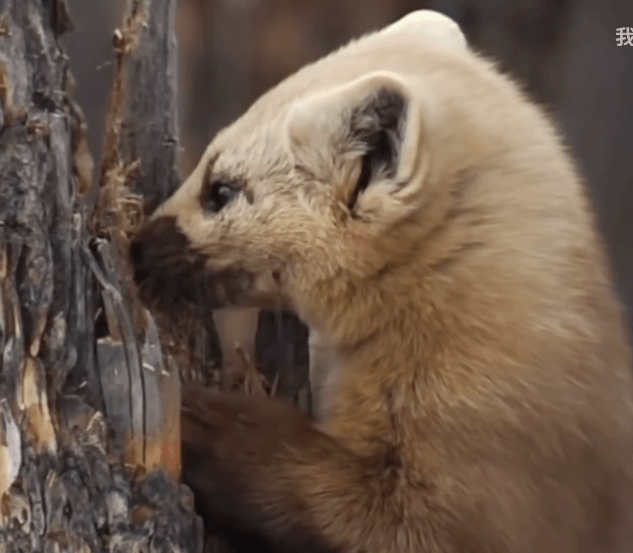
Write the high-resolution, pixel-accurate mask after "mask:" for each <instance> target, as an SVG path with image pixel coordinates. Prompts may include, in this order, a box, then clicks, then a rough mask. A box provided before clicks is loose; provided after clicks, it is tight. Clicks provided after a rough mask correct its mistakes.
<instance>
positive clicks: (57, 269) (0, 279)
mask: <svg viewBox="0 0 633 553" xmlns="http://www.w3.org/2000/svg"><path fill="white" fill-rule="evenodd" d="M174 4H175V0H155V1H154V0H146V1H144V2H140V1H139V2H130V6H129V11H128V14H127V15H128V18H127V23H126V25H125V26H124V27H123V29H122V31H121V32H120V33H119V34H117V35H116V40H115V42H116V46H117V48H118V50H117V62H118V64H119V65H118V67H119V68H120V71H119V72H118V73H117V81H116V83H115V87H114V91H113V97H112V103H111V107H110V119H109V124H110V126H109V127H108V138H109V140H110V142H109V144H108V146H107V147H106V152H105V155H104V163H103V170H102V179H101V183H100V184H101V190H100V196H101V199H100V201H99V204H98V206H99V211H98V212H97V216H96V218H94V219H93V220H92V222H93V224H92V225H91V226H90V228H91V230H92V232H94V233H97V236H93V237H90V234H91V233H89V232H88V230H87V229H88V221H89V211H88V208H89V206H88V204H87V200H86V198H87V195H88V194H87V193H88V191H89V188H90V179H91V164H92V162H91V158H90V155H89V153H88V149H87V145H86V141H85V125H84V124H83V117H82V114H81V110H80V109H79V108H78V107H77V106H76V105H75V104H74V103H73V100H72V98H71V95H70V93H69V92H70V83H71V77H70V75H69V72H68V67H67V59H66V57H65V54H64V51H63V49H62V48H61V46H60V44H59V36H60V34H61V33H63V32H64V30H66V29H67V28H68V26H69V21H70V20H69V17H68V11H67V8H66V5H65V3H64V2H63V1H61V0H57V1H55V0H20V1H18V2H15V1H10V0H0V104H1V107H2V113H1V120H0V173H1V174H2V180H1V181H0V352H1V355H2V356H1V361H0V551H8V552H12V551H16V552H17V551H21V552H23V551H38V552H41V551H60V552H76V551H121V552H123V551H137V550H144V551H188V552H194V551H196V552H197V551H200V550H201V549H202V528H201V523H200V520H199V519H198V518H197V517H196V516H195V515H194V514H193V511H192V505H193V501H192V497H191V494H190V493H189V492H188V490H187V489H186V488H184V487H181V486H179V485H178V484H177V483H176V482H175V480H174V479H173V478H172V477H173V476H176V475H177V473H178V466H179V453H178V441H179V440H178V430H177V420H178V410H179V406H178V398H179V395H178V394H177V393H174V391H177V389H178V382H179V379H178V374H177V368H176V366H175V364H174V362H173V360H172V359H171V358H170V356H169V355H163V354H162V351H161V348H160V344H159V336H158V331H157V330H156V325H155V324H154V322H153V320H152V318H151V316H150V315H149V313H147V312H146V311H145V310H144V309H143V308H142V307H141V306H140V305H139V304H138V302H135V300H134V297H133V291H131V288H130V285H129V279H128V278H127V277H126V273H125V260H124V256H123V254H122V252H123V250H124V246H125V239H126V231H127V230H128V227H129V226H130V225H133V224H134V221H130V217H131V216H133V215H134V214H135V213H141V210H140V208H139V207H138V205H137V204H135V203H134V199H135V197H134V196H133V195H130V193H129V192H126V187H125V184H126V183H127V181H128V180H129V179H130V178H131V177H135V176H136V180H135V183H134V184H135V186H136V188H137V190H141V189H143V188H144V187H147V189H150V188H151V189H152V191H153V192H152V193H153V195H148V197H149V198H150V201H154V202H157V201H160V197H161V196H165V195H166V194H167V192H168V190H169V189H170V187H173V186H174V184H175V183H176V182H177V180H178V177H177V173H176V169H175V163H174V159H175V153H174V152H175V147H176V143H175V136H176V120H175V119H174V118H175V114H176V110H175V84H174V83H175V64H174V62H175V60H174V47H175V46H174V44H173V13H174ZM149 52H151V57H152V58H153V61H152V62H151V63H149V62H148V60H149V59H150V56H149V54H148V53H149ZM128 60H129V61H128ZM159 68H162V69H161V70H159ZM165 68H167V71H166V72H165ZM132 87H134V90H135V91H136V92H135V93H134V94H129V95H128V94H127V91H128V90H130V89H131V88H132ZM137 87H139V88H137ZM153 95H159V96H160V99H161V101H162V102H163V103H162V104H159V103H158V102H156V98H155V97H154V96H153ZM152 111H153V113H154V117H153V118H152V115H151V114H152ZM115 115H116V116H120V117H119V118H117V117H113V116H115ZM141 123H142V124H143V129H144V132H140V129H141ZM145 131H148V132H145ZM155 183H159V184H155ZM143 192H145V190H143ZM121 201H129V202H131V203H130V204H119V203H117V202H121ZM116 207H119V208H121V209H120V210H118V211H117V210H116V209H115V208H116ZM126 225H127V226H126ZM168 398H172V399H174V401H169V400H168ZM106 421H107V422H106Z"/></svg>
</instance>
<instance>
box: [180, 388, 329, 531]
mask: <svg viewBox="0 0 633 553" xmlns="http://www.w3.org/2000/svg"><path fill="white" fill-rule="evenodd" d="M181 423H182V443H183V448H182V450H183V481H184V482H185V483H186V484H187V485H189V486H190V487H191V489H192V490H193V492H194V494H195V496H196V502H197V506H198V510H199V512H201V514H203V516H204V518H205V520H206V521H207V522H208V521H209V520H213V521H217V522H218V523H219V522H221V521H226V522H227V523H230V525H231V526H232V527H236V526H239V525H241V524H243V525H245V526H249V525H251V524H254V523H255V521H254V520H253V517H254V516H256V515H257V512H258V511H261V507H262V505H261V503H262V501H265V502H266V503H267V504H268V505H270V504H271V503H280V502H285V501H286V499H281V498H287V491H288V490H289V489H292V487H293V486H292V484H291V483H290V482H289V481H288V476H287V474H286V472H285V467H286V465H287V463H288V460H289V459H290V458H291V457H293V456H294V454H295V453H296V452H297V451H300V450H302V449H303V448H305V447H309V444H310V442H311V440H314V439H317V440H318V436H319V434H320V433H319V432H318V431H317V430H315V429H314V428H313V427H312V425H311V423H310V420H309V419H308V417H306V416H305V415H304V414H303V413H301V411H300V410H299V409H298V408H297V407H296V406H294V405H293V404H291V403H289V402H285V401H281V400H275V399H270V398H265V397H253V396H250V397H249V396H242V395H238V394H227V393H219V392H213V391H210V390H204V389H199V388H186V389H185V390H184V392H183V396H182V416H181ZM290 463H292V461H290ZM277 498H279V499H277Z"/></svg>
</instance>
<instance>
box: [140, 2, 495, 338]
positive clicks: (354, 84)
mask: <svg viewBox="0 0 633 553" xmlns="http://www.w3.org/2000/svg"><path fill="white" fill-rule="evenodd" d="M431 15H433V17H436V14H431ZM437 17H438V18H439V19H438V21H435V22H431V23H429V13H428V12H416V13H414V14H411V15H410V16H408V17H407V18H405V19H403V20H401V21H399V22H397V23H396V24H394V25H392V26H391V27H388V28H387V29H386V30H383V31H381V32H378V33H375V34H373V35H368V36H367V37H364V38H362V39H360V40H359V41H357V42H352V43H351V44H350V45H348V46H347V47H345V48H343V49H342V50H339V51H338V52H335V53H334V54H332V55H331V56H329V57H327V58H325V59H323V60H321V61H319V62H317V63H315V64H313V65H311V66H308V67H306V68H305V69H303V70H301V71H300V72H298V73H297V74H295V75H293V76H292V77H290V78H289V79H287V80H286V81H284V82H283V83H281V84H280V85H278V86H277V87H276V88H274V89H273V90H271V91H270V92H269V93H267V94H266V95H265V96H263V97H262V98H261V99H260V100H259V101H257V102H256V103H255V104H254V105H253V106H252V107H251V109H250V110H249V111H248V112H246V114H245V115H244V116H242V117H241V118H240V119H238V120H237V121H236V122H235V123H234V124H233V125H231V126H229V127H228V128H226V129H224V130H223V131H222V132H220V133H219V134H218V136H217V137H216V138H215V139H214V140H213V141H212V142H211V144H210V145H209V147H208V148H207V151H206V152H205V154H204V155H203V157H202V159H201V160H200V162H199V165H198V166H197V168H196V169H195V170H194V171H193V173H192V174H191V175H190V176H189V178H188V179H187V180H186V181H185V182H184V183H183V184H182V186H181V187H180V188H179V189H178V190H177V191H176V192H175V193H174V195H173V196H172V197H171V198H170V199H169V200H167V201H166V202H165V203H164V204H163V205H162V206H161V207H160V208H159V209H158V210H157V212H156V213H155V214H154V215H153V216H152V218H151V220H150V221H149V222H148V224H147V225H146V227H145V228H144V229H142V230H141V232H140V233H139V234H138V235H137V237H136V238H135V240H134V242H133V243H132V246H131V257H132V260H133V262H134V265H135V278H136V281H137V283H139V285H140V287H141V289H142V290H144V291H145V293H146V295H147V296H149V297H152V298H155V299H160V300H162V301H164V302H168V303H170V302H178V301H186V302H190V303H194V304H201V305H205V306H208V307H212V308H215V307H224V306H230V305H237V306H248V305H253V306H275V305H282V306H285V307H288V308H291V309H294V310H295V311H297V312H298V314H299V315H300V316H301V317H302V318H304V319H305V320H306V321H307V322H308V323H310V324H312V325H314V326H317V327H319V326H324V327H327V328H329V329H331V328H332V326H333V325H334V324H337V323H339V322H340V325H341V328H342V326H343V325H344V318H345V316H347V315H346V314H351V313H353V314H354V315H353V316H355V317H356V321H355V324H354V325H352V326H353V327H354V328H355V332H356V333H357V336H356V338H358V337H359V336H361V335H362V334H363V333H368V332H370V331H371V330H373V329H372V328H371V324H372V323H371V320H372V317H374V316H375V313H376V312H380V311H382V310H383V309H384V308H383V305H384V304H385V301H387V298H388V296H389V295H393V294H400V295H405V296H406V294H407V291H406V290H402V289H395V290H394V283H396V282H400V283H401V285H400V288H401V287H402V286H406V285H407V284H406V283H407V280H406V279H403V278H401V276H399V275H398V272H399V271H407V270H409V268H408V267H407V266H409V265H411V262H412V261H411V260H414V259H415V258H416V256H419V252H420V250H421V249H423V248H424V247H425V246H424V236H425V235H428V234H429V233H432V232H433V231H434V230H435V228H436V227H437V226H438V225H439V224H440V221H441V220H442V219H443V218H444V216H445V215H446V213H447V212H448V210H449V208H450V205H449V204H450V198H451V195H452V194H453V193H454V190H453V189H452V188H451V186H452V184H453V183H457V182H458V181H460V179H461V180H463V179H464V175H465V174H467V172H468V169H469V164H470V163H471V155H475V156H476V157H477V156H481V155H482V154H481V152H480V151H477V152H476V153H475V154H472V151H473V148H474V149H477V148H479V146H478V145H477V144H478V142H477V141H476V140H475V139H474V137H475V136H476V135H477V133H478V132H479V131H480V130H481V128H480V126H479V125H480V123H482V121H479V120H477V121H475V120H474V119H473V118H469V113H468V110H469V104H468V102H461V97H459V98H456V96H455V91H457V94H462V95H464V96H466V95H468V94H480V95H482V97H484V98H486V97H487V96H486V95H487V94H488V92H487V91H486V87H488V86H489V83H487V81H489V80H490V79H489V78H488V74H487V73H486V74H484V75H483V76H482V77H481V78H480V79H479V81H477V80H476V79H475V81H473V82H475V84H476V86H479V87H480V88H481V90H479V91H477V90H475V91H466V92H464V91H463V90H462V89H464V88H465V86H464V82H468V78H471V79H472V76H471V77H468V78H465V80H460V79H462V77H464V75H466V74H467V73H469V72H470V73H472V74H473V75H474V74H475V73H476V71H474V70H473V69H472V67H470V65H469V63H471V61H470V58H473V59H474V56H473V55H472V54H471V53H470V52H468V51H467V50H466V47H465V42H464V39H463V35H462V34H461V33H460V31H459V29H458V28H457V25H456V24H454V23H453V22H452V21H451V20H449V19H447V18H444V17H443V16H437ZM465 60H466V61H465ZM473 63H474V62H473ZM478 63H479V62H478ZM486 67H488V66H486ZM452 80H453V81H454V82H452ZM494 86H496V85H494ZM443 87H446V90H443ZM460 90H461V92H459V91H460ZM486 101H487V100H486ZM486 101H483V102H484V103H485V102H486ZM449 104H450V105H449ZM462 104H463V107H459V108H458V107H456V106H457V105H462ZM501 111H502V110H501ZM483 124H485V122H484V123H483ZM475 128H476V131H475V130H473V129H475ZM456 133H462V134H463V136H456ZM489 144H493V142H489ZM492 147H493V148H496V147H497V146H496V145H494V144H493V145H492ZM440 184H441V185H440ZM429 206H431V207H429ZM427 249H428V248H427ZM436 253H437V252H436ZM425 255H427V258H428V259H430V260H431V261H432V259H431V258H432V255H434V254H432V252H430V251H427V252H426V254H425ZM437 255H438V256H439V255H440V254H439V253H437ZM418 276H419V275H418ZM409 280H413V278H412V277H410V279H409ZM350 316H351V315H350ZM365 323H366V324H365ZM347 326H349V325H347ZM339 338H340V339H343V340H345V339H346V338H345V337H342V336H340V337H339ZM349 339H352V338H351V337H349Z"/></svg>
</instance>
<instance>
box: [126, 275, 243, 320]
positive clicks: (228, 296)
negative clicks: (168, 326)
mask: <svg viewBox="0 0 633 553" xmlns="http://www.w3.org/2000/svg"><path fill="white" fill-rule="evenodd" d="M135 280H136V282H137V284H138V287H139V291H140V294H141V298H142V299H143V300H144V301H145V302H146V303H147V304H149V305H151V306H154V307H157V308H158V309H160V310H161V311H165V312H170V311H174V310H176V311H179V310H186V311H189V312H191V311H198V312H206V311H209V310H212V309H221V308H225V307H242V306H243V307H246V306H250V305H253V303H254V302H253V301H252V300H251V298H250V290H251V283H252V277H251V275H250V274H249V273H248V272H247V271H242V270H231V271H222V272H219V273H212V274H207V273H198V274H192V273H187V272H179V274H173V275H169V274H168V273H163V274H151V275H149V274H144V273H143V272H141V273H140V274H138V271H136V272H135Z"/></svg>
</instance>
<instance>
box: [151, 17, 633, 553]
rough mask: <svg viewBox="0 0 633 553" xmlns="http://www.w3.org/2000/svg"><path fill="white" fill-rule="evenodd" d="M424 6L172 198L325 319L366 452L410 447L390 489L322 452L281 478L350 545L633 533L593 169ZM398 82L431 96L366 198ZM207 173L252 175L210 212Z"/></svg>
mask: <svg viewBox="0 0 633 553" xmlns="http://www.w3.org/2000/svg"><path fill="white" fill-rule="evenodd" d="M416 17H417V22H416ZM407 21H408V22H406V24H403V23H402V22H400V23H398V24H395V25H394V26H393V27H391V28H388V29H386V30H383V31H380V32H377V33H374V34H371V35H368V36H366V37H363V38H361V39H360V40H357V41H354V42H352V43H350V44H349V45H347V46H345V47H344V48H342V49H340V50H338V51H337V52H334V53H333V54H331V55H330V56H328V57H326V58H324V59H322V60H320V61H318V62H316V63H314V64H312V65H309V66H307V67H306V68H304V69H302V70H300V71H299V72H297V73H296V74H294V75H293V76H291V77H289V78H288V79H287V80H285V81H283V82H282V83H281V84H280V85H278V86H277V87H275V88H274V89H272V90H271V91H270V92H268V93H267V94H265V95H264V96H262V97H261V98H260V99H259V100H258V101H257V102H256V103H255V104H254V105H253V106H252V107H251V108H250V109H249V110H248V111H247V112H246V113H245V114H244V115H243V116H242V117H241V118H240V119H238V120H237V121H236V122H235V123H234V124H233V125H231V126H229V127H228V128H226V129H224V130H223V131H222V132H220V133H219V134H218V135H217V137H216V138H215V139H214V140H213V142H212V143H211V144H210V146H209V148H208V150H207V152H206V153H205V155H204V156H203V158H202V160H201V161H200V164H199V166H198V167H197V169H196V170H195V171H194V172H193V174H192V175H191V176H190V177H189V179H188V180H187V181H186V182H185V183H184V184H183V186H182V187H181V188H180V189H179V190H178V192H177V193H176V194H175V195H174V196H173V197H172V198H171V199H170V200H169V201H168V202H167V203H166V204H165V205H164V206H163V207H162V208H161V210H160V212H159V213H158V214H157V215H156V216H157V217H159V216H162V215H173V216H175V217H176V218H177V223H178V225H179V227H180V228H181V229H182V231H183V232H184V233H185V234H186V235H187V236H188V237H189V239H190V240H191V242H192V244H193V246H194V247H195V248H197V249H198V250H199V251H201V252H203V253H204V255H205V256H206V257H207V259H208V262H207V270H208V271H210V272H212V273H213V272H218V271H222V270H225V269H242V270H246V271H248V272H249V273H252V274H253V275H254V281H253V288H252V290H251V293H250V299H249V303H251V304H252V305H275V304H276V303H279V304H282V305H285V306H288V307H290V308H293V309H295V310H296V311H297V313H298V314H299V315H300V317H301V318H302V319H303V320H304V321H306V322H307V323H308V325H309V326H310V328H311V332H312V349H311V354H312V355H313V360H312V367H311V372H312V374H311V378H312V379H313V382H315V393H316V396H317V397H316V400H317V401H316V403H317V406H318V415H319V420H320V427H321V428H322V429H323V431H324V432H326V433H327V434H328V435H330V436H332V437H334V438H335V439H337V440H339V443H340V444H342V445H343V446H344V447H346V448H348V449H349V450H350V451H352V452H353V453H354V454H355V455H357V456H359V458H369V457H371V456H372V455H375V454H376V447H377V443H382V442H381V441H384V442H385V443H390V444H396V445H397V447H398V448H399V449H398V451H400V461H401V463H402V472H401V473H398V474H399V476H398V477H397V479H396V480H395V481H394V482H393V486H394V488H393V490H392V493H391V495H389V496H388V498H386V499H385V498H383V500H382V501H383V502H381V503H377V501H378V500H377V499H376V497H377V496H375V495H372V494H373V492H372V489H373V488H372V485H373V484H372V483H370V482H368V483H366V484H364V485H361V484H360V483H359V482H360V481H361V480H360V477H359V476H358V474H357V473H356V472H354V470H355V469H354V467H350V468H349V471H348V470H347V469H345V470H343V469H340V467H339V468H338V469H337V468H335V467H337V466H338V465H337V463H336V462H335V461H336V460H335V459H333V460H332V461H331V463H330V464H328V463H326V462H322V461H317V460H314V459H312V458H310V457H309V456H308V454H307V453H302V452H299V453H297V459H295V458H294V457H292V456H290V457H289V459H287V460H285V461H284V460H282V461H279V463H277V464H276V465H275V467H271V468H270V471H271V472H266V473H265V478H264V477H262V478H263V481H265V482H269V483H270V489H269V492H270V493H273V492H271V491H270V490H276V489H277V488H275V487H274V485H273V484H272V482H276V481H277V480H279V482H283V483H284V485H286V486H294V487H293V488H292V489H294V490H296V493H297V495H298V496H299V497H300V498H301V499H302V501H304V503H305V504H306V505H307V507H306V508H307V509H308V512H309V517H310V518H309V520H310V524H312V525H313V526H314V527H315V528H317V529H318V530H319V532H320V533H321V535H323V536H325V537H326V538H327V539H328V540H330V541H331V543H334V544H336V545H337V546H340V547H342V548H344V549H345V548H346V550H350V551H352V550H353V551H364V552H365V553H374V552H376V553H378V552H380V553H384V552H391V553H396V552H398V553H407V552H410V553H414V552H415V553H419V552H434V553H435V552H437V553H439V552H444V553H446V552H451V553H453V552H455V553H457V552H462V553H463V552H466V551H468V552H477V553H479V552H481V553H483V552H501V551H503V552H512V553H546V552H547V553H553V552H556V553H581V552H582V553H589V552H591V553H616V552H622V553H625V552H626V551H631V550H633V549H632V548H633V542H632V541H631V531H630V528H631V524H632V519H631V497H632V496H631V492H632V488H631V478H632V469H631V462H632V459H633V416H632V415H633V396H632V383H631V357H630V352H629V348H628V345H627V340H626V332H625V329H624V324H623V320H622V314H621V309H620V306H619V304H618V302H617V300H616V298H615V297H614V292H613V287H612V284H611V278H610V275H609V270H608V268H607V262H606V261H605V256H604V253H603V248H602V245H601V244H600V240H599V239H598V237H597V235H596V232H595V230H594V227H595V223H594V218H593V215H592V211H591V209H590V207H589V204H588V201H587V197H586V194H585V192H584V190H583V186H582V182H581V178H580V177H579V174H578V172H577V170H576V168H575V167H574V164H573V162H572V160H571V158H570V156H569V155H568V154H567V153H566V151H565V147H564V145H563V144H562V142H561V139H560V138H559V136H558V133H557V131H556V130H555V128H554V127H553V125H552V124H551V123H550V121H549V120H548V118H547V117H546V116H545V115H544V114H543V112H542V110H540V109H539V108H538V107H537V106H535V105H534V104H533V103H532V102H531V101H530V100H529V99H528V98H527V96H526V95H525V94H524V93H523V92H522V91H521V90H520V89H519V87H518V86H517V85H516V84H515V83H514V82H513V81H512V80H511V79H509V78H508V77H506V76H504V75H502V74H500V72H499V71H498V70H497V69H496V67H495V66H494V65H493V64H492V63H491V62H490V61H488V60H486V59H484V58H482V57H480V56H479V55H477V54H476V53H474V52H473V51H472V50H471V49H470V48H468V47H466V46H465V43H464V42H463V37H462V36H461V35H459V36H457V35H455V33H454V31H455V28H454V26H453V25H454V24H452V23H450V22H446V21H444V20H442V21H441V22H440V23H441V25H446V28H445V29H444V30H441V29H440V30H437V29H435V28H434V29H435V30H434V31H433V32H428V33H427V32H424V29H425V25H428V23H427V22H426V19H425V18H424V17H422V18H420V17H419V14H418V16H413V17H411V18H410V19H409V20H407ZM416 29H417V30H418V32H416ZM438 37H440V38H441V40H440V39H439V38H438ZM451 37H453V38H451ZM379 90H383V91H384V90H387V91H389V92H390V93H393V94H394V95H396V96H398V97H400V98H403V99H404V101H405V103H406V106H407V111H406V119H405V121H404V124H403V127H402V128H401V129H400V131H401V134H402V140H401V141H399V142H398V144H399V150H398V164H397V167H396V170H395V172H394V173H393V174H386V173H385V174H375V175H373V176H372V180H371V181H370V183H369V185H368V187H367V189H366V190H364V191H363V192H361V193H360V194H359V196H358V199H357V201H356V204H355V205H354V207H353V213H352V212H351V210H350V209H349V208H348V205H347V204H348V200H349V198H350V195H351V194H352V192H353V190H354V188H355V186H356V183H357V181H358V179H359V176H360V174H361V168H362V156H363V153H364V152H363V151H362V148H361V145H359V144H358V143H356V142H355V141H354V139H353V137H351V136H350V117H351V116H352V114H353V113H354V110H355V109H356V108H357V107H358V106H359V105H362V104H363V103H364V102H366V100H367V99H368V98H371V97H372V94H374V93H377V91H379ZM207 178H209V179H213V178H236V179H237V178H239V180H240V182H243V183H244V187H245V192H244V193H243V194H242V195H240V196H239V197H237V198H236V199H235V200H234V201H232V202H231V203H230V204H229V205H227V206H226V207H225V208H224V209H223V210H222V211H220V212H219V213H218V214H216V215H209V214H205V213H204V212H203V210H202V209H201V208H200V205H199V194H200V191H201V188H202V186H203V185H204V184H205V179H207ZM299 457H300V458H301V459H302V461H301V462H300V461H299ZM304 457H305V459H304ZM275 471H276V472H275ZM275 479H277V480H275ZM357 479H358V481H357ZM262 485H263V484H262ZM280 486H281V484H280ZM375 486H379V483H376V484H375ZM280 489H286V488H283V486H282V488H280ZM429 490H432V493H431V491H429ZM427 492H428V493H427ZM262 493H263V492H262ZM264 496H265V494H264ZM381 497H382V496H381ZM429 497H431V498H432V499H429ZM601 532H602V533H601Z"/></svg>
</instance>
